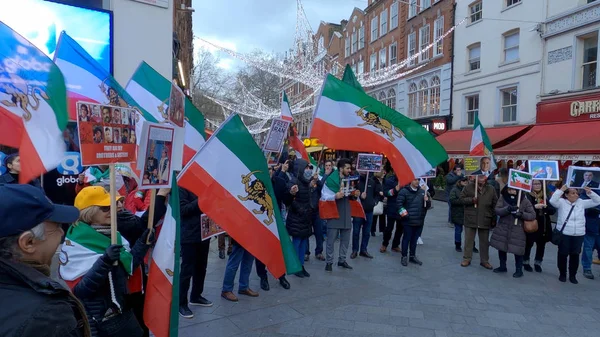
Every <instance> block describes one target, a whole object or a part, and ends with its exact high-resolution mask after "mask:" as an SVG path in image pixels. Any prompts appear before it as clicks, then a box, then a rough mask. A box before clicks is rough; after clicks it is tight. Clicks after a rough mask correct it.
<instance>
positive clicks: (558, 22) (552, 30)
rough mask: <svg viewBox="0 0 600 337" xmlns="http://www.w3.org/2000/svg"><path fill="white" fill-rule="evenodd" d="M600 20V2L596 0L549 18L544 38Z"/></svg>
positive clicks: (546, 22)
mask: <svg viewBox="0 0 600 337" xmlns="http://www.w3.org/2000/svg"><path fill="white" fill-rule="evenodd" d="M598 21H600V2H599V1H595V2H592V3H589V4H586V5H584V6H579V7H576V8H574V9H571V10H568V11H566V12H563V13H560V14H558V15H555V16H553V17H550V18H548V19H547V20H546V21H545V22H544V24H545V29H544V34H542V37H543V38H548V37H551V36H554V35H558V34H562V33H565V32H568V31H570V30H573V29H577V28H580V27H583V26H586V25H589V24H591V23H594V22H598Z"/></svg>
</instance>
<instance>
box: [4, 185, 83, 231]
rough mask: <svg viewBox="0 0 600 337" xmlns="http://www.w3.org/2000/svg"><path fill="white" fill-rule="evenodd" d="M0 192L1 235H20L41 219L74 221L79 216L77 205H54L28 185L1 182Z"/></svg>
mask: <svg viewBox="0 0 600 337" xmlns="http://www.w3.org/2000/svg"><path fill="white" fill-rule="evenodd" d="M0 195H1V196H2V202H0V237H7V236H13V235H17V234H21V233H23V232H26V231H28V230H31V229H32V228H34V227H35V226H37V225H39V224H41V223H42V222H44V221H51V222H57V223H73V222H75V221H77V219H78V218H79V210H78V209H77V208H75V207H73V206H64V205H55V204H53V203H52V202H50V200H49V199H48V197H46V195H44V193H43V192H42V190H41V189H39V188H37V187H34V186H31V185H29V184H24V185H21V184H10V185H0Z"/></svg>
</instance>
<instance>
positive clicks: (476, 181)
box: [474, 176, 479, 208]
mask: <svg viewBox="0 0 600 337" xmlns="http://www.w3.org/2000/svg"><path fill="white" fill-rule="evenodd" d="M478 182H479V179H477V176H475V199H477V191H478V190H479V183H478ZM474 206H475V208H477V203H475V205H474Z"/></svg>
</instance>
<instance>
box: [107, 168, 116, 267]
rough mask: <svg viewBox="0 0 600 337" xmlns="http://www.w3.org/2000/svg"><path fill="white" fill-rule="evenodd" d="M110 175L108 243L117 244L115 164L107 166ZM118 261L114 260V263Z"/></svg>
mask: <svg viewBox="0 0 600 337" xmlns="http://www.w3.org/2000/svg"><path fill="white" fill-rule="evenodd" d="M108 167H109V170H110V171H109V175H110V192H109V194H110V243H111V244H112V245H116V244H117V180H116V178H117V177H116V173H115V164H110V165H109V166H108ZM117 263H118V262H115V265H116V264H117Z"/></svg>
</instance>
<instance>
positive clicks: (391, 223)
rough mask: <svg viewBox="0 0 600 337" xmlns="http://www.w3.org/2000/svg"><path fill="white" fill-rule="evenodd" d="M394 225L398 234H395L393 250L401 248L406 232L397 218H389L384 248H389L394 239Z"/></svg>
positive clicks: (384, 233)
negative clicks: (403, 235) (402, 238)
mask: <svg viewBox="0 0 600 337" xmlns="http://www.w3.org/2000/svg"><path fill="white" fill-rule="evenodd" d="M394 225H396V233H394V240H393V241H392V248H398V246H400V238H401V237H402V233H403V232H404V226H403V225H402V223H400V219H397V218H396V217H395V216H391V215H388V216H387V225H386V226H385V232H383V246H385V247H387V246H388V245H389V244H390V239H391V238H392V232H393V231H394Z"/></svg>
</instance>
